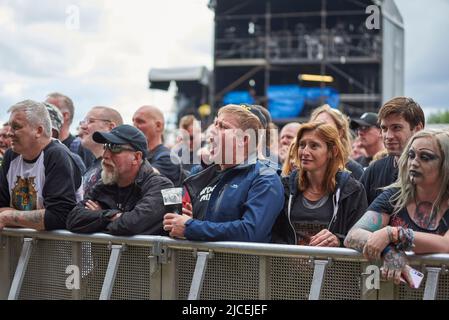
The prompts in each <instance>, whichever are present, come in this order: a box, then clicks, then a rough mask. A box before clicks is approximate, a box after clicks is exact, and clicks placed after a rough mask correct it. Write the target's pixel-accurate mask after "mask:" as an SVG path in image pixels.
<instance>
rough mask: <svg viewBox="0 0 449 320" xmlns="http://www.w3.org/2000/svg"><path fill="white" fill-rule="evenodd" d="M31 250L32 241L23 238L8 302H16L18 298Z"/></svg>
mask: <svg viewBox="0 0 449 320" xmlns="http://www.w3.org/2000/svg"><path fill="white" fill-rule="evenodd" d="M32 250H33V239H31V238H24V239H23V247H22V252H21V253H20V258H19V263H18V264H17V268H16V272H15V274H14V279H13V280H12V284H11V290H10V291H9V295H8V300H17V299H18V298H19V294H20V289H21V288H22V283H23V279H24V278H25V273H26V271H27V267H28V261H29V260H30V257H31V251H32Z"/></svg>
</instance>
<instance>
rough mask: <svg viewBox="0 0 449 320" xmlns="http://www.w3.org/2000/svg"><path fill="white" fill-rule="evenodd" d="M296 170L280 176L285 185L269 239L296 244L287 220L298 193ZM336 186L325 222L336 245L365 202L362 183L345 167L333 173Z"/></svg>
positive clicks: (293, 233)
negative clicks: (336, 240)
mask: <svg viewBox="0 0 449 320" xmlns="http://www.w3.org/2000/svg"><path fill="white" fill-rule="evenodd" d="M297 181H298V171H296V170H295V171H293V172H292V173H291V174H290V175H289V176H288V177H284V178H283V179H282V183H283V185H284V189H285V197H286V200H285V205H284V210H283V211H282V212H281V214H280V215H279V217H278V219H277V221H276V223H275V225H274V227H273V242H276V243H286V244H297V243H298V239H297V236H296V232H295V229H294V227H293V224H292V221H291V212H292V206H293V204H294V203H295V200H296V197H297V196H298V193H299V190H298V187H297V186H298V184H297ZM336 181H337V186H336V190H335V192H334V193H333V194H332V204H333V208H334V209H333V213H332V218H331V221H329V224H328V228H327V229H328V230H329V231H330V232H332V233H333V234H335V235H336V236H337V237H338V238H339V240H340V245H341V246H343V241H344V239H345V237H346V234H347V233H348V231H349V230H350V229H351V227H352V226H353V225H354V224H355V223H356V222H357V221H358V220H359V219H360V218H361V217H362V215H363V214H364V213H365V211H366V208H367V207H368V204H367V202H366V194H365V189H364V188H363V185H362V184H361V183H360V182H358V181H357V180H355V179H354V178H353V177H351V176H350V173H349V172H347V171H340V172H338V173H337V176H336Z"/></svg>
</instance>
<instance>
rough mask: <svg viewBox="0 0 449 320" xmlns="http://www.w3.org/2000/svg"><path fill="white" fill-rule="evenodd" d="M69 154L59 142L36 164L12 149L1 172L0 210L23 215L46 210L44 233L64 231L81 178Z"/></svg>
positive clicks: (74, 202) (48, 149) (47, 147)
mask: <svg viewBox="0 0 449 320" xmlns="http://www.w3.org/2000/svg"><path fill="white" fill-rule="evenodd" d="M69 152H70V151H69V150H68V149H67V148H66V147H65V146H64V145H63V144H61V143H60V142H59V141H56V140H54V141H51V142H50V143H49V144H48V145H47V146H46V147H45V148H44V150H42V152H41V153H40V154H39V156H38V157H37V158H36V159H34V160H33V161H25V160H24V159H23V157H22V156H21V155H20V154H17V153H14V152H13V151H12V150H11V149H9V150H8V151H7V152H6V154H5V158H4V162H3V165H2V167H1V170H0V207H12V208H15V209H17V210H21V211H29V210H39V209H44V208H45V215H44V225H45V229H46V230H54V229H64V228H65V222H66V217H67V214H68V213H69V212H70V211H71V210H72V209H73V207H74V206H75V205H76V197H77V194H76V191H77V190H78V189H79V188H80V186H81V178H82V177H81V172H80V170H79V168H78V166H77V165H76V163H75V162H74V161H73V159H72V158H71V156H70V154H69Z"/></svg>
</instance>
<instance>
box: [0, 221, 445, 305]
mask: <svg viewBox="0 0 449 320" xmlns="http://www.w3.org/2000/svg"><path fill="white" fill-rule="evenodd" d="M409 260H410V263H411V264H412V266H413V267H414V268H416V269H418V270H421V272H423V273H424V274H425V278H424V280H423V283H422V285H421V287H420V289H410V288H409V287H408V286H406V285H404V284H402V285H398V286H395V285H393V284H392V283H391V282H384V281H380V283H379V284H380V287H377V288H372V287H370V286H369V283H371V282H370V281H368V280H369V279H368V278H369V277H370V276H371V274H370V273H369V272H368V273H367V270H371V269H370V268H368V269H367V267H368V266H369V265H370V263H369V262H368V261H366V260H365V259H364V258H363V257H362V256H361V255H360V254H359V253H357V252H356V251H354V250H351V249H343V248H314V247H304V246H290V245H275V244H262V243H243V242H192V241H183V240H174V239H170V238H168V237H160V236H133V237H115V236H111V235H107V234H102V233H97V234H91V235H81V234H75V233H71V232H68V231H64V230H61V231H53V232H38V231H35V230H31V229H12V228H5V229H4V230H3V231H2V232H0V299H152V300H160V299H192V300H194V299H204V300H206V299H230V300H234V299H238V300H257V299H264V300H279V299H283V300H287V299H288V300H291V299H294V300H306V299H309V300H317V299H326V300H329V299H331V300H340V299H351V300H358V299H373V300H376V299H398V300H404V299H444V300H448V299H449V275H448V272H447V268H446V266H447V265H448V263H449V255H448V254H434V255H420V256H418V255H413V254H410V255H409ZM77 270H79V277H77V276H78V273H77ZM76 279H77V280H79V281H77V280H76Z"/></svg>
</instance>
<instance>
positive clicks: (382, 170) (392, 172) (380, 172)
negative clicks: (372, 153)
mask: <svg viewBox="0 0 449 320" xmlns="http://www.w3.org/2000/svg"><path fill="white" fill-rule="evenodd" d="M398 172H399V171H398V168H397V167H396V166H395V164H394V156H388V157H385V158H382V159H379V160H377V161H375V162H373V163H371V165H370V166H369V167H368V168H366V170H365V172H364V173H363V175H362V177H361V178H360V182H361V183H362V184H363V187H364V188H365V191H366V198H367V200H368V205H369V204H371V203H372V202H373V201H374V199H376V197H377V196H378V195H380V194H381V193H382V189H381V188H383V187H387V186H389V185H390V184H392V183H393V182H395V181H396V179H397V178H398Z"/></svg>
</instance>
